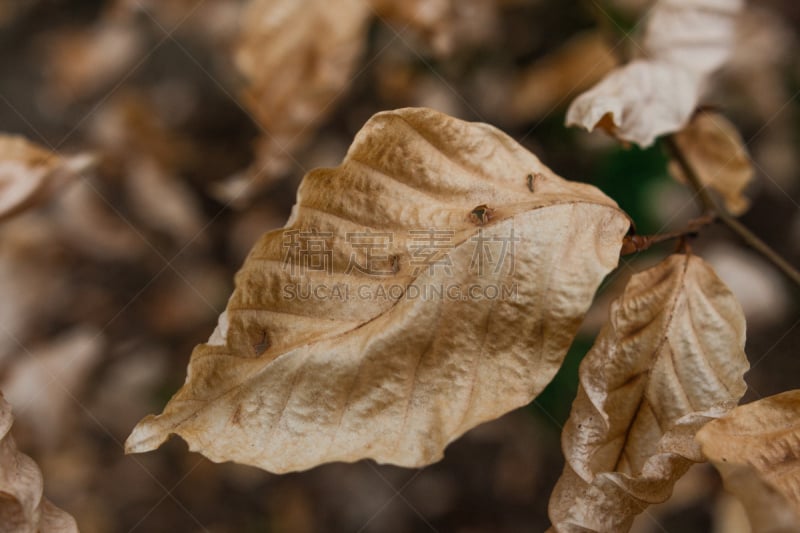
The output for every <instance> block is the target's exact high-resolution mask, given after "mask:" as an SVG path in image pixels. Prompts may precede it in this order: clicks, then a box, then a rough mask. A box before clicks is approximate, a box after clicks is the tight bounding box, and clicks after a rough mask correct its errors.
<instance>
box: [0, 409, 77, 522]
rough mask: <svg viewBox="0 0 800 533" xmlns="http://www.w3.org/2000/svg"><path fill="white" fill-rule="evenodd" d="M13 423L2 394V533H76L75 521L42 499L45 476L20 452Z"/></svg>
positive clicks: (0, 431)
mask: <svg viewBox="0 0 800 533" xmlns="http://www.w3.org/2000/svg"><path fill="white" fill-rule="evenodd" d="M13 422H14V418H13V416H12V414H11V406H10V405H9V404H8V402H6V400H5V398H3V395H2V394H0V533H73V532H74V533H77V531H78V526H77V525H76V524H75V520H74V519H73V518H72V517H71V516H70V515H68V514H67V513H65V512H64V511H62V510H61V509H59V508H58V507H56V506H55V505H53V504H52V503H50V502H49V501H48V500H47V499H45V498H44V497H43V496H42V492H43V490H44V482H43V481H42V472H41V470H39V467H38V466H37V465H36V463H35V462H34V461H33V459H31V458H30V457H28V456H27V455H25V454H23V453H22V452H20V451H19V450H18V449H17V445H16V444H15V443H14V439H13V437H11V435H10V434H9V431H11V424H13Z"/></svg>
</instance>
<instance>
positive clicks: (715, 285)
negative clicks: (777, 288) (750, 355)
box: [550, 254, 748, 532]
mask: <svg viewBox="0 0 800 533" xmlns="http://www.w3.org/2000/svg"><path fill="white" fill-rule="evenodd" d="M744 340H745V324H744V316H743V314H742V310H741V308H740V306H739V304H738V303H737V301H736V299H735V298H734V296H733V294H732V293H731V292H730V290H728V288H727V287H725V285H724V284H723V283H722V281H720V280H719V278H718V277H717V276H716V274H715V273H714V271H713V270H712V269H711V267H710V266H709V265H708V264H706V263H705V262H704V261H703V260H701V259H700V258H698V257H696V256H693V255H684V254H676V255H672V256H670V257H668V258H667V259H666V260H664V261H662V262H661V263H659V264H658V265H656V266H655V267H653V268H651V269H649V270H647V271H645V272H642V273H639V274H637V275H635V276H633V277H632V278H631V280H630V282H629V283H628V285H627V286H626V288H625V292H624V293H623V295H622V296H621V297H620V298H619V299H618V300H616V301H615V302H614V303H613V304H612V306H611V315H610V319H609V323H608V324H607V325H606V326H605V328H604V329H603V331H602V332H601V333H600V335H599V337H598V339H597V341H596V342H595V344H594V346H593V347H592V349H591V351H590V352H589V353H588V354H587V355H586V358H585V359H584V361H583V362H582V363H581V367H580V386H579V389H578V395H577V397H576V398H575V401H574V403H573V405H572V412H571V414H570V417H569V420H568V421H567V424H566V425H565V426H564V432H563V435H562V446H563V449H564V456H565V459H566V465H565V466H564V472H563V474H562V476H561V478H560V479H559V480H558V483H557V484H556V487H555V489H554V490H553V494H552V496H551V499H550V518H551V520H552V522H553V527H554V529H555V530H556V531H559V532H573V531H602V532H612V531H613V532H618V531H627V530H628V529H629V528H630V525H631V522H632V521H633V518H634V517H635V516H636V515H637V514H638V513H640V512H642V511H643V510H644V509H645V508H646V507H647V506H648V505H650V504H652V503H657V502H661V501H664V500H666V499H667V498H668V497H669V495H670V494H671V492H672V486H673V485H674V483H675V481H677V480H678V478H680V476H682V475H683V474H684V473H685V472H686V470H687V469H688V468H689V466H690V465H691V463H692V462H693V461H695V462H696V461H701V460H702V456H701V454H700V451H699V448H698V446H697V445H696V444H695V443H694V434H695V432H696V431H697V429H698V428H700V427H701V426H702V425H703V424H704V423H706V422H707V421H708V420H709V419H710V418H713V417H717V416H720V415H721V414H723V413H724V412H725V411H727V410H728V409H730V408H732V407H733V406H735V405H736V403H737V402H738V400H739V399H740V398H741V396H742V395H743V394H744V392H745V389H746V387H745V383H744V380H743V375H744V373H745V371H746V370H747V369H748V362H747V358H746V356H745V354H744V351H743V348H744Z"/></svg>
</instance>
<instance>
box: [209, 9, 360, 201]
mask: <svg viewBox="0 0 800 533" xmlns="http://www.w3.org/2000/svg"><path fill="white" fill-rule="evenodd" d="M371 14H372V11H371V9H370V7H369V4H368V3H367V2H366V1H365V0H344V1H340V2H329V1H327V0H311V1H309V2H297V1H295V0H279V1H275V0H251V1H250V2H249V4H248V5H247V6H246V7H245V9H244V12H243V13H242V18H241V20H242V27H241V35H240V40H239V46H238V47H237V50H236V64H237V66H238V67H239V70H241V72H242V73H243V74H244V75H245V77H246V78H247V80H248V88H247V92H246V94H245V104H246V105H247V107H249V108H250V109H251V110H252V111H253V113H254V115H255V119H256V120H257V121H258V122H259V124H260V125H261V126H262V127H263V128H264V129H265V130H266V133H265V134H264V135H263V136H262V138H261V139H260V140H259V144H258V147H257V152H258V161H257V163H256V167H255V168H253V169H252V174H253V176H254V177H256V178H258V179H260V180H262V181H263V180H269V179H274V178H275V177H277V176H280V175H281V174H282V173H284V172H285V171H286V170H287V169H288V168H289V165H290V164H291V154H292V152H293V151H294V150H296V149H297V148H298V147H300V146H301V145H303V144H305V142H306V141H307V139H308V137H309V136H310V135H311V134H312V133H313V132H314V130H315V128H316V125H317V124H319V123H320V122H321V121H322V120H324V118H325V116H326V115H327V113H329V112H330V111H332V110H333V103H334V101H335V100H336V99H337V98H338V97H339V96H340V95H341V94H342V93H343V91H344V90H345V88H346V87H347V84H348V83H349V81H350V77H351V75H352V73H353V70H354V68H355V65H356V61H357V60H358V58H359V56H360V54H361V50H362V48H363V46H364V44H365V42H366V30H367V22H368V20H369V18H370V16H371ZM221 190H222V189H221ZM239 193H241V191H236V194H239Z"/></svg>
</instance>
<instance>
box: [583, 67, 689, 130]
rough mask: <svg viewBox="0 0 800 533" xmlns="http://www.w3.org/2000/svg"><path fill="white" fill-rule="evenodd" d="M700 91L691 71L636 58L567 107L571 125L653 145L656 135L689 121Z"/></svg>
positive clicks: (677, 128) (676, 128)
mask: <svg viewBox="0 0 800 533" xmlns="http://www.w3.org/2000/svg"><path fill="white" fill-rule="evenodd" d="M699 95H700V84H699V79H698V78H697V76H694V75H693V74H692V73H691V72H689V71H688V70H686V69H683V68H678V67H675V66H674V65H672V64H670V63H666V62H663V61H655V60H654V61H645V60H636V61H632V62H630V63H628V64H627V65H625V66H623V67H620V68H618V69H616V70H613V71H612V72H611V73H610V74H609V75H608V76H606V78H605V79H604V80H603V81H601V82H600V83H598V84H597V85H595V86H594V87H593V88H591V89H589V90H588V91H587V92H585V93H583V94H581V95H580V96H579V97H577V98H576V99H575V100H574V101H573V102H572V104H571V105H570V107H569V110H568V111H567V125H568V126H575V125H578V126H582V127H584V128H586V129H587V130H589V131H592V130H593V129H595V128H601V129H603V130H605V131H606V132H607V133H609V134H611V135H614V136H615V137H618V138H619V139H622V140H624V141H630V142H635V143H636V144H638V145H640V146H650V145H651V144H653V142H654V141H655V139H656V137H658V136H660V135H664V134H666V133H671V132H673V131H677V130H679V129H681V128H682V127H683V126H684V125H685V124H686V121H687V120H688V119H689V116H691V114H692V111H694V108H695V106H696V105H697V99H698V97H699Z"/></svg>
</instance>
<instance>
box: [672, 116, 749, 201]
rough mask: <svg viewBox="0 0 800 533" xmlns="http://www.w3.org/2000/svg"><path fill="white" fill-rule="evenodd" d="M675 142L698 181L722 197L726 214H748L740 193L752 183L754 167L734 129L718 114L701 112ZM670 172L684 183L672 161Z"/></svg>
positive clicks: (676, 165)
mask: <svg viewBox="0 0 800 533" xmlns="http://www.w3.org/2000/svg"><path fill="white" fill-rule="evenodd" d="M675 142H676V143H677V144H678V146H679V147H680V149H681V152H682V153H683V154H685V156H686V158H687V159H688V161H689V163H690V164H691V165H692V169H693V170H694V171H695V172H696V173H697V175H698V177H699V178H700V181H701V182H702V183H703V184H704V185H706V186H707V187H711V188H712V189H714V190H716V191H717V192H718V193H720V194H721V195H722V198H723V199H724V200H725V206H726V207H727V209H728V211H730V212H731V213H732V214H734V215H741V214H742V213H744V212H745V211H746V210H747V207H748V206H749V204H750V202H749V201H748V200H747V198H745V196H744V194H743V192H744V189H745V187H747V185H748V184H749V183H750V180H752V179H753V166H752V164H751V163H750V157H749V156H748V155H747V149H746V148H745V147H744V141H743V140H742V136H741V135H739V132H738V131H737V130H736V126H734V125H733V124H731V123H730V121H729V120H728V119H726V118H725V117H724V116H722V115H721V114H719V113H716V112H713V111H701V112H699V113H697V114H695V116H694V118H692V121H691V122H690V123H689V125H688V126H686V127H685V128H683V129H682V130H681V131H680V132H678V133H677V134H676V135H675ZM669 172H670V174H672V176H673V177H674V178H675V179H676V180H678V181H680V182H683V183H686V176H685V175H684V173H683V171H682V170H681V167H680V165H679V164H678V163H676V162H675V161H670V164H669Z"/></svg>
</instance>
